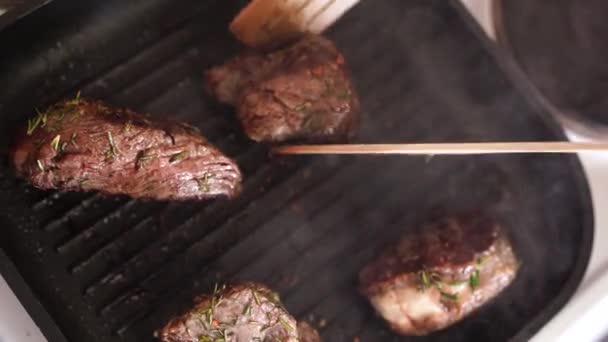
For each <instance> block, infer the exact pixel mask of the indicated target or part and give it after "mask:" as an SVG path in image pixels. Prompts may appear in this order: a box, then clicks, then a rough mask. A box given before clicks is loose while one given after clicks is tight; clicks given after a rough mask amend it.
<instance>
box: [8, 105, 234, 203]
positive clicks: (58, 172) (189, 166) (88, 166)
mask: <svg viewBox="0 0 608 342" xmlns="http://www.w3.org/2000/svg"><path fill="white" fill-rule="evenodd" d="M10 159H11V162H12V166H13V168H14V170H15V172H16V174H17V175H18V176H20V177H22V178H24V179H26V180H28V181H30V182H31V183H32V185H34V186H36V187H38V188H42V189H57V188H59V189H64V190H75V191H89V190H96V191H101V192H104V193H107V194H126V195H130V196H132V197H135V198H146V199H157V200H187V199H205V198H213V197H217V196H228V197H232V196H235V195H236V194H237V193H238V192H239V189H240V182H241V173H240V171H239V168H238V166H237V165H236V163H235V162H234V161H232V160H231V159H230V158H228V157H226V156H225V155H223V154H222V153H221V152H220V151H219V150H218V149H216V148H215V147H213V146H212V145H211V144H210V143H209V142H208V141H207V140H206V139H204V138H203V137H202V136H201V135H200V134H199V133H198V132H197V130H196V129H195V128H194V127H192V126H190V125H189V124H186V123H182V122H176V121H171V120H166V119H152V118H150V117H148V116H146V115H143V114H139V113H136V112H133V111H131V110H128V109H120V108H113V107H109V106H107V105H105V104H103V103H102V102H100V101H94V100H88V99H84V98H81V97H80V96H78V97H77V98H74V99H70V100H66V101H62V102H60V103H57V104H56V105H54V106H51V107H50V108H49V109H48V110H46V111H44V112H41V111H37V113H36V114H35V115H34V117H33V118H31V119H29V120H28V122H27V127H26V129H25V130H24V132H23V134H21V135H20V136H19V137H18V139H17V140H16V144H15V145H14V147H13V148H12V150H11V158H10ZM199 179H205V180H207V182H206V186H204V187H201V186H199V184H198V183H199Z"/></svg>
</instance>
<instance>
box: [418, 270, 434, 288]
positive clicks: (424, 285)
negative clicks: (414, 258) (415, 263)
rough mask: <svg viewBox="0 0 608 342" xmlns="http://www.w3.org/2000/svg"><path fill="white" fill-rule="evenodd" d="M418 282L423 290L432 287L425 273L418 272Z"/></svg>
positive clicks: (429, 278) (430, 280)
mask: <svg viewBox="0 0 608 342" xmlns="http://www.w3.org/2000/svg"><path fill="white" fill-rule="evenodd" d="M420 282H421V283H422V288H423V289H428V288H430V287H431V286H433V283H432V279H431V276H430V275H429V273H428V272H427V271H421V272H420Z"/></svg>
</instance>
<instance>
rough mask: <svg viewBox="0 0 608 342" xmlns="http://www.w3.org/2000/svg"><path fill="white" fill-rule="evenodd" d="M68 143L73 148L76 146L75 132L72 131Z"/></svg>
mask: <svg viewBox="0 0 608 342" xmlns="http://www.w3.org/2000/svg"><path fill="white" fill-rule="evenodd" d="M70 144H72V146H74V147H75V148H78V144H76V132H74V133H72V136H70Z"/></svg>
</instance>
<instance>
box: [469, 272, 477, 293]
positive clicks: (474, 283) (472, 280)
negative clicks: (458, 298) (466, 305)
mask: <svg viewBox="0 0 608 342" xmlns="http://www.w3.org/2000/svg"><path fill="white" fill-rule="evenodd" d="M469 285H470V286H471V290H473V291H475V290H476V289H477V286H479V269H476V270H475V271H474V272H473V273H472V274H471V276H470V277H469Z"/></svg>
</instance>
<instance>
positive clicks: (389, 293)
mask: <svg viewBox="0 0 608 342" xmlns="http://www.w3.org/2000/svg"><path fill="white" fill-rule="evenodd" d="M518 267H519V264H518V261H517V259H516V257H515V254H514V253H513V250H512V248H511V244H510V243H509V240H508V239H507V237H506V235H505V233H504V232H503V231H502V229H501V227H500V226H499V225H498V224H497V223H495V222H493V221H492V220H490V219H488V218H485V217H482V216H479V215H473V214H467V215H459V216H454V217H447V218H443V219H440V220H437V221H434V222H431V223H430V224H427V225H425V226H423V227H421V229H420V230H419V231H417V232H415V233H412V234H410V235H408V236H406V237H404V238H403V239H401V240H400V241H399V242H398V243H397V244H396V245H394V246H392V247H390V248H389V249H388V250H386V251H385V252H384V253H383V254H382V255H381V256H380V257H379V258H378V259H377V260H375V261H373V262H371V263H370V264H368V265H367V266H365V267H364V268H363V269H362V270H361V272H360V273H359V280H360V290H361V292H362V293H363V294H364V295H365V296H366V297H368V299H369V300H370V302H371V304H372V305H373V306H374V308H375V309H376V310H377V311H378V313H380V315H381V316H382V317H383V318H384V319H385V320H386V321H387V322H388V323H389V324H390V326H391V328H392V329H393V330H394V331H395V332H397V333H400V334H403V335H424V334H428V333H430V332H433V331H435V330H439V329H443V328H445V327H447V326H449V325H451V324H453V323H455V322H457V321H459V320H461V319H462V318H463V317H465V316H466V315H468V314H469V313H470V312H472V311H473V310H475V309H477V308H478V307H480V306H482V305H483V304H484V303H486V302H487V301H489V300H490V299H491V298H493V297H495V296H496V295H498V294H499V293H500V292H501V291H502V290H503V289H504V288H505V287H506V286H507V285H509V284H510V283H511V282H512V281H513V279H514V278H515V275H516V273H517V270H518Z"/></svg>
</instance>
